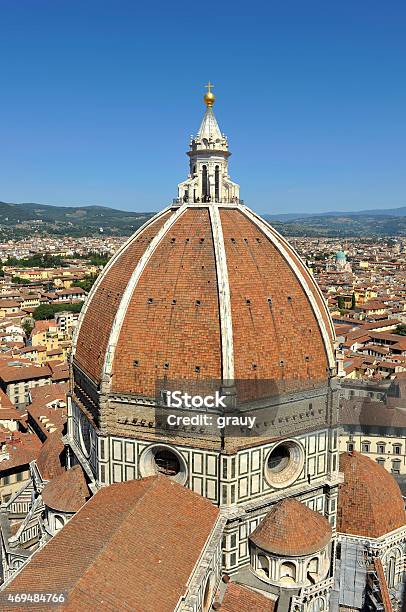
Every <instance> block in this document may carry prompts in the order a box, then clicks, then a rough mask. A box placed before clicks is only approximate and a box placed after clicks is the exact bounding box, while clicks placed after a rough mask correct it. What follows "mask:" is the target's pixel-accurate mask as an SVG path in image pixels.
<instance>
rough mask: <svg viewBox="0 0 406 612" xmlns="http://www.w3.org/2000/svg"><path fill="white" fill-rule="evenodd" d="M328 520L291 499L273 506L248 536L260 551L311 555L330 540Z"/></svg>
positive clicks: (286, 554) (281, 554) (295, 555)
mask: <svg viewBox="0 0 406 612" xmlns="http://www.w3.org/2000/svg"><path fill="white" fill-rule="evenodd" d="M331 533H332V531H331V526H330V523H329V522H328V520H327V519H326V518H325V517H324V516H322V515H321V514H319V513H318V512H315V511H314V510H311V509H310V508H308V507H307V506H305V505H304V504H302V503H301V502H300V501H298V500H297V499H294V498H286V499H284V500H282V501H281V502H279V503H277V504H275V505H274V506H273V507H272V508H271V510H270V511H269V512H268V514H267V515H266V517H265V518H264V520H263V521H262V522H261V523H260V524H259V525H258V527H257V528H256V529H255V531H254V532H253V533H252V534H251V535H250V540H251V541H252V542H253V543H254V544H255V545H256V546H258V547H259V548H261V549H262V550H265V551H267V552H269V553H271V554H274V555H279V556H282V557H284V556H288V557H298V556H299V557H300V556H305V555H312V554H313V553H316V552H319V551H320V550H322V549H323V548H325V547H326V546H327V544H328V543H329V542H330V540H331Z"/></svg>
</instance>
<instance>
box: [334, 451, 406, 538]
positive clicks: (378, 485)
mask: <svg viewBox="0 0 406 612" xmlns="http://www.w3.org/2000/svg"><path fill="white" fill-rule="evenodd" d="M340 471H341V472H343V474H344V483H343V484H342V485H341V486H340V491H339V495H338V516H337V531H339V532H341V533H349V534H351V535H357V536H364V537H367V538H379V537H381V536H383V535H385V534H386V533H390V532H391V531H394V530H395V529H398V528H399V527H402V526H403V525H404V524H405V518H406V515H405V506H404V502H403V498H402V494H401V492H400V489H399V485H398V483H397V482H396V480H395V479H394V478H393V476H391V475H390V474H389V472H387V471H386V470H385V468H383V467H382V466H381V465H378V463H376V461H372V459H369V457H365V455H361V454H360V453H357V452H355V451H354V452H353V453H343V454H342V455H340Z"/></svg>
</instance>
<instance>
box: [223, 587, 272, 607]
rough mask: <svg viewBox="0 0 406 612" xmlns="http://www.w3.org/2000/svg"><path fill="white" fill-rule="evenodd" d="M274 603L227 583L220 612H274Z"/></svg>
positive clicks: (267, 598) (259, 594) (262, 596)
mask: <svg viewBox="0 0 406 612" xmlns="http://www.w3.org/2000/svg"><path fill="white" fill-rule="evenodd" d="M276 603H277V602H276V601H273V600H272V599H269V597H265V596H264V595H261V593H257V592H255V591H252V590H251V589H248V588H247V587H245V586H242V585H240V584H236V583H235V582H229V583H228V585H227V590H226V592H225V595H224V598H223V601H222V602H221V606H220V611H221V612H274V610H276Z"/></svg>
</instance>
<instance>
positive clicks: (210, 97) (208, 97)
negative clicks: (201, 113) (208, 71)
mask: <svg viewBox="0 0 406 612" xmlns="http://www.w3.org/2000/svg"><path fill="white" fill-rule="evenodd" d="M205 87H207V90H208V91H207V93H205V94H204V98H203V99H204V103H205V104H206V106H208V107H211V106H213V104H214V101H215V99H216V96H215V95H214V93H213V92H212V90H211V88H212V87H214V85H213V84H212V83H210V81H209V82H208V83H207V85H205Z"/></svg>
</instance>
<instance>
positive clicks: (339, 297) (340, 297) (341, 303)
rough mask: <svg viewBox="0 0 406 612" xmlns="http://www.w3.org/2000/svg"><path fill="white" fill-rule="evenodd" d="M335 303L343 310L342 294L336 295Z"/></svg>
mask: <svg viewBox="0 0 406 612" xmlns="http://www.w3.org/2000/svg"><path fill="white" fill-rule="evenodd" d="M337 305H338V307H339V309H340V310H345V299H344V298H343V296H342V295H339V296H338V300H337Z"/></svg>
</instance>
